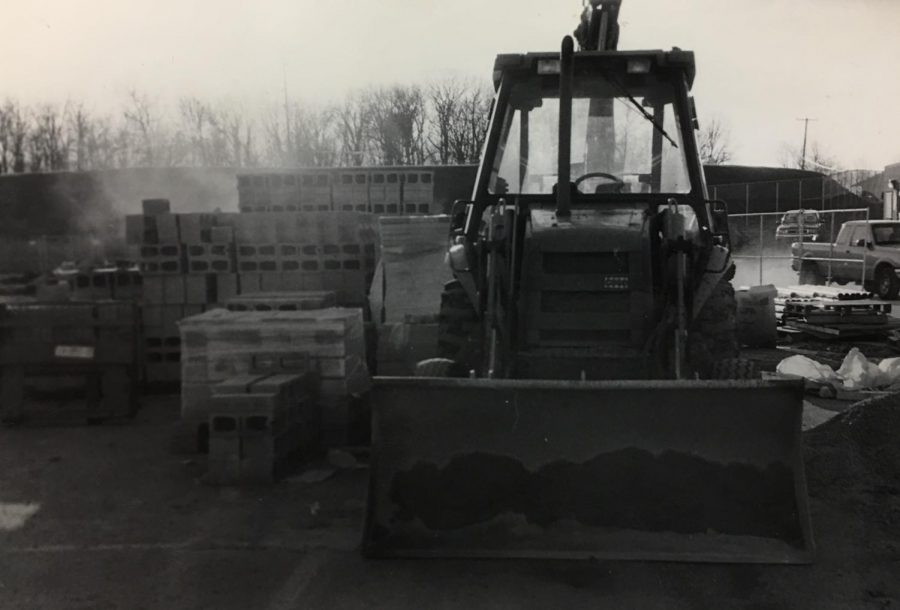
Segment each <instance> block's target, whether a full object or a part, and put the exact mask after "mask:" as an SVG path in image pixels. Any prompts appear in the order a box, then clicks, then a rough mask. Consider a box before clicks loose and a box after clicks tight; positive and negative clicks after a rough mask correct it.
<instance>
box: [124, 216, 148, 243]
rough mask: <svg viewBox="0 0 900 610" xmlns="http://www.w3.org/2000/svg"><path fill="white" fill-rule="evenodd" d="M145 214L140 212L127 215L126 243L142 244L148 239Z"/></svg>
mask: <svg viewBox="0 0 900 610" xmlns="http://www.w3.org/2000/svg"><path fill="white" fill-rule="evenodd" d="M144 218H145V217H144V216H142V215H138V214H129V215H128V216H126V217H125V243H127V244H129V245H140V244H143V243H144V242H145V239H146V223H145V222H144Z"/></svg>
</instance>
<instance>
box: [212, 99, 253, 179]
mask: <svg viewBox="0 0 900 610" xmlns="http://www.w3.org/2000/svg"><path fill="white" fill-rule="evenodd" d="M218 117H219V118H218V128H219V131H220V133H221V134H222V137H223V138H224V140H225V142H226V146H227V151H228V153H227V158H228V160H227V162H226V165H230V166H232V167H254V166H256V165H257V164H258V163H259V157H258V155H257V152H256V146H255V141H254V138H253V125H252V123H251V122H250V121H249V120H248V119H246V118H245V116H244V112H243V111H242V109H241V108H225V107H223V108H221V109H220V110H219V115H218Z"/></svg>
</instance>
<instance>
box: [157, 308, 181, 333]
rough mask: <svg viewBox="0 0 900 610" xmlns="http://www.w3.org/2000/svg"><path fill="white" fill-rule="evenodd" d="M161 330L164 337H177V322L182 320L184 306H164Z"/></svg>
mask: <svg viewBox="0 0 900 610" xmlns="http://www.w3.org/2000/svg"><path fill="white" fill-rule="evenodd" d="M162 314H163V320H162V322H163V323H162V328H163V334H164V336H165V337H167V338H168V337H178V336H179V332H178V322H179V321H180V320H181V319H182V318H184V305H164V306H163V307H162Z"/></svg>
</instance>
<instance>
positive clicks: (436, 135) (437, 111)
mask: <svg viewBox="0 0 900 610" xmlns="http://www.w3.org/2000/svg"><path fill="white" fill-rule="evenodd" d="M465 93H466V91H465V86H464V85H463V84H462V83H461V82H459V81H458V80H457V79H455V78H451V79H447V80H444V81H441V82H439V83H434V84H433V85H431V86H430V87H429V88H428V101H429V103H430V106H431V113H430V116H431V128H430V129H429V130H428V153H429V155H430V156H431V157H432V158H433V159H435V160H436V161H437V162H438V163H440V164H442V165H443V164H447V163H450V162H451V161H452V158H453V146H452V143H451V137H452V133H453V130H454V125H455V124H456V123H458V122H459V121H461V120H462V118H463V109H462V100H463V97H464V95H465Z"/></svg>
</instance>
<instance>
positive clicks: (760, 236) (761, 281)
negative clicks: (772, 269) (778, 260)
mask: <svg viewBox="0 0 900 610" xmlns="http://www.w3.org/2000/svg"><path fill="white" fill-rule="evenodd" d="M764 218H765V216H763V215H762V214H760V215H759V285H760V286H762V285H763V254H764V252H763V219H764Z"/></svg>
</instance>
